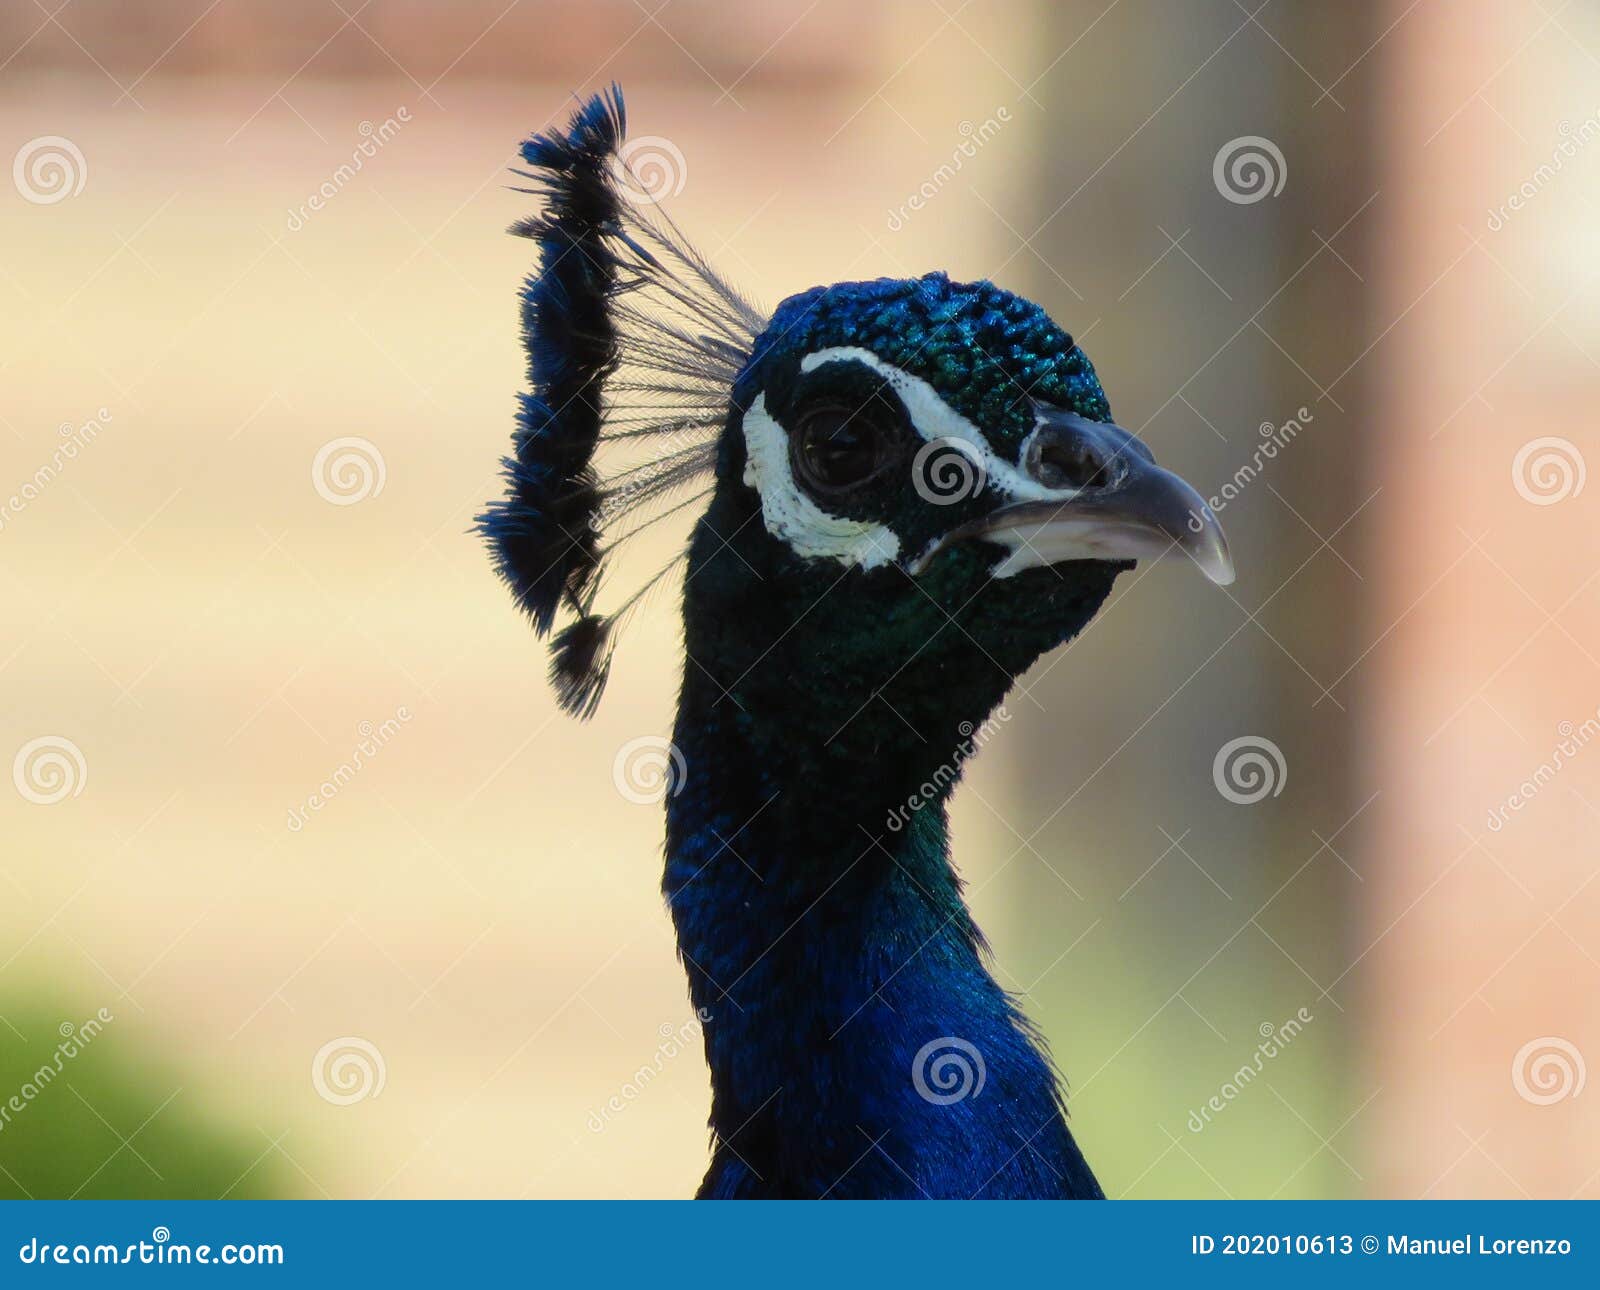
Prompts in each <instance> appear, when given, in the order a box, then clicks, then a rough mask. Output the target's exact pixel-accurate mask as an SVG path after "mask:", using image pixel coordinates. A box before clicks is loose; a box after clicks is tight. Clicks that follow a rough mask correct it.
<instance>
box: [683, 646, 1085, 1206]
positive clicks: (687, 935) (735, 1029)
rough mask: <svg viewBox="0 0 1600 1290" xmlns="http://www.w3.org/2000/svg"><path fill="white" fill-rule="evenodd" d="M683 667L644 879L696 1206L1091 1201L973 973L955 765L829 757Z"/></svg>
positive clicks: (1012, 1030)
mask: <svg viewBox="0 0 1600 1290" xmlns="http://www.w3.org/2000/svg"><path fill="white" fill-rule="evenodd" d="M693 672H694V669H693V668H692V667H691V669H690V673H691V675H688V676H686V679H685V684H684V691H683V698H682V703H681V705H680V713H679V719H678V723H677V727H676V732H675V735H674V743H675V744H676V745H677V747H678V749H679V751H680V752H681V753H682V755H683V758H684V766H685V768H686V774H685V775H684V777H683V781H682V784H681V786H680V788H679V791H678V792H677V794H676V795H675V796H674V797H672V798H671V799H669V807H668V829H667V865H666V876H665V882H664V888H665V892H666V896H667V900H668V903H669V906H670V908H671V912H672V917H673V921H674V923H675V925H676V929H677V937H678V948H679V952H680V956H681V958H682V960H683V962H684V966H685V968H686V970H687V972H688V976H689V984H690V992H691V995H692V998H693V1002H694V1005H695V1007H696V1008H697V1009H699V1010H700V1012H701V1016H702V1017H703V1018H706V1020H705V1022H704V1031H705V1045H706V1057H707V1060H708V1062H709V1064H710V1067H711V1079H712V1112H711V1127H712V1130H713V1138H714V1157H713V1162H712V1167H711V1171H710V1173H709V1174H708V1175H707V1177H706V1180H705V1183H704V1186H703V1188H702V1192H701V1194H702V1195H708V1196H794V1197H804V1196H821V1195H828V1196H835V1197H848V1196H857V1197H877V1196H906V1197H915V1196H919V1195H930V1196H941V1197H960V1198H967V1197H971V1196H974V1195H980V1196H1034V1197H1041V1196H1078V1195H1083V1196H1090V1195H1095V1196H1097V1195H1099V1188H1098V1186H1097V1185H1096V1183H1095V1181H1094V1178H1093V1175H1092V1174H1091V1173H1090V1172H1089V1169H1088V1167H1087V1165H1086V1164H1085V1163H1084V1161H1083V1158H1082V1156H1081V1155H1080V1154H1079V1152H1078V1150H1077V1147H1076V1145H1075V1144H1074V1143H1073V1141H1072V1138H1071V1135H1070V1134H1069V1133H1068V1131H1067V1128H1066V1124H1065V1120H1064V1117H1063V1114H1062V1110H1061V1105H1060V1099H1059V1095H1058V1090H1057V1086H1056V1082H1055V1079H1054V1076H1053V1072H1052V1071H1051V1069H1050V1066H1049V1064H1048V1062H1047V1061H1046V1059H1045V1058H1044V1057H1043V1055H1042V1054H1041V1052H1040V1050H1039V1048H1038V1047H1037V1046H1036V1044H1035V1043H1034V1041H1033V1040H1032V1038H1031V1037H1030V1034H1029V1031H1028V1029H1027V1025H1026V1023H1025V1022H1024V1021H1023V1020H1022V1018H1021V1017H1020V1015H1019V1014H1018V1012H1017V1011H1016V1009H1015V1007H1014V1005H1013V1003H1012V1001H1011V999H1010V998H1009V997H1008V996H1007V995H1006V993H1005V992H1004V991H1003V990H1002V989H1001V988H1000V987H999V985H998V984H997V983H996V982H995V980H994V978H993V977H992V976H991V975H990V974H989V972H988V971H987V970H986V968H985V967H984V964H983V961H982V956H983V954H984V952H985V946H984V943H983V939H982V936H981V934H980V933H979V931H978V929H977V927H976V925H975V924H974V923H973V921H972V918H971V915H970V913H969V912H968V910H967V907H966V905H965V903H964V901H963V900H962V896H961V889H960V888H961V884H960V881H959V879H958V878H957V877H956V875H955V873H954V871H953V869H952V868H951V865H950V859H949V832H948V824H947V815H946V801H947V799H948V796H949V793H950V790H951V788H952V787H953V784H954V779H955V776H954V774H953V773H951V774H948V775H945V776H940V777H937V778H931V777H930V778H922V777H921V776H920V771H921V769H922V768H921V767H920V766H912V765H899V766H898V768H897V769H895V770H893V771H886V770H883V769H881V768H875V766H874V764H872V763H871V762H865V763H863V762H856V763H854V764H852V765H845V764H839V765H831V766H830V764H829V762H828V756H827V754H826V753H823V752H821V751H820V750H819V749H818V747H817V741H816V740H815V739H814V738H811V737H809V736H808V735H806V733H805V732H800V731H784V730H783V729H781V723H775V722H774V720H773V719H772V714H770V713H763V714H761V716H760V717H759V718H758V717H756V716H754V715H752V714H751V713H750V712H749V711H747V710H745V709H743V708H741V707H740V706H739V704H738V703H736V702H734V701H733V700H732V698H730V696H729V694H728V693H727V692H726V691H722V690H721V688H720V687H719V686H717V685H716V684H715V683H714V682H712V681H710V680H709V679H708V678H704V677H696V676H695V675H693V674H692V673H693ZM968 729H969V730H970V726H969V727H968ZM953 733H954V731H953ZM968 751H970V749H968ZM962 752H963V749H961V748H960V747H955V748H952V749H951V750H950V751H949V753H948V757H947V758H946V760H947V761H948V762H949V763H950V764H951V765H952V766H955V765H958V764H959V758H960V756H961V755H962ZM926 755H927V754H924V756H926ZM921 760H922V757H919V758H917V761H919V762H920V761H921ZM887 764H888V765H890V766H894V765H896V763H894V762H893V761H891V762H889V763H887ZM908 771H909V772H910V773H912V774H913V775H915V776H917V777H916V778H915V780H914V782H915V784H916V786H917V787H918V788H919V789H921V788H927V789H931V790H932V791H931V792H930V793H926V794H923V793H920V792H918V793H910V792H907V791H906V785H905V778H906V774H907V773H908Z"/></svg>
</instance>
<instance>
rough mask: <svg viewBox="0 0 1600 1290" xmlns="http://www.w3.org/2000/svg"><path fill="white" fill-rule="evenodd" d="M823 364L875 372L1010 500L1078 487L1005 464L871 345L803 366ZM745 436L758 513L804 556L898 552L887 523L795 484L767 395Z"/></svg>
mask: <svg viewBox="0 0 1600 1290" xmlns="http://www.w3.org/2000/svg"><path fill="white" fill-rule="evenodd" d="M824 363H860V364H861V365H862V366H864V367H867V368H870V369H871V370H872V371H874V372H876V373H877V374H878V375H879V376H881V377H882V378H883V379H884V381H885V382H886V383H887V384H888V385H889V388H890V389H892V390H893V391H894V392H895V394H896V395H898V396H899V398H900V401H901V402H902V403H903V404H904V405H905V409H906V412H907V414H908V415H909V416H910V418H911V425H912V428H913V429H914V430H915V431H916V432H917V434H918V435H919V436H920V437H921V438H923V439H925V440H927V441H928V442H930V443H931V442H933V441H934V440H937V439H959V440H961V441H963V442H964V443H965V444H967V445H969V446H970V448H971V450H972V454H973V456H974V458H975V459H977V461H978V462H979V464H980V465H981V468H982V470H983V477H984V478H985V480H986V481H987V482H986V487H989V488H993V489H995V490H996V491H997V492H999V493H1001V494H1004V495H1005V496H1006V497H1008V498H1010V499H1012V500H1016V501H1039V500H1044V499H1048V498H1060V499H1063V500H1064V499H1066V498H1070V497H1072V496H1074V495H1075V494H1076V493H1077V491H1078V490H1077V489H1056V488H1047V487H1045V486H1044V485H1043V484H1040V483H1038V482H1037V481H1035V480H1033V479H1030V478H1028V476H1027V475H1025V474H1024V473H1023V472H1022V471H1021V470H1019V469H1018V468H1017V467H1016V466H1015V465H1013V464H1012V463H1011V462H1009V461H1007V460H1005V459H1004V458H1002V457H999V456H997V455H996V454H995V452H994V450H993V449H992V448H991V447H990V446H989V441H988V440H987V439H986V438H985V437H984V435H983V432H982V431H981V430H979V429H978V427H977V426H975V425H973V424H972V422H971V421H969V420H967V418H966V417H964V416H962V415H961V414H960V413H959V412H957V411H956V410H955V409H954V408H952V407H951V406H950V405H949V404H948V403H946V402H945V401H944V399H943V398H941V397H940V395H939V393H938V391H936V390H935V389H934V388H933V386H931V385H929V384H928V383H927V382H926V381H924V380H923V379H922V378H921V377H918V376H913V375H912V374H911V373H909V372H906V371H903V370H902V369H900V368H898V367H895V366H894V365H893V364H892V363H885V362H884V361H883V360H882V359H881V358H879V357H878V356H877V355H876V354H874V353H873V352H872V351H871V350H870V349H862V348H860V347H859V346H853V345H839V346H833V347H830V348H828V349H819V350H816V351H814V352H813V353H810V354H807V355H806V356H805V358H803V359H802V360H801V362H800V370H801V371H802V372H808V373H809V372H814V371H816V369H817V368H819V367H821V366H822V365H823V364H824ZM743 428H744V441H745V466H744V482H745V483H746V484H748V485H749V486H750V487H751V488H754V489H755V490H756V493H757V495H758V496H759V497H760V498H761V519H762V523H763V524H765V525H766V529H767V532H769V533H771V534H772V536H773V537H775V538H778V539H779V540H780V541H782V542H784V543H786V544H787V545H788V546H789V548H790V549H791V550H793V551H794V552H795V553H796V554H797V555H801V556H804V557H806V558H807V559H827V560H836V561H838V562H839V563H840V564H843V565H846V566H849V565H860V566H861V567H862V568H863V569H877V568H881V567H882V566H884V565H886V564H890V563H892V562H893V561H894V560H895V559H897V558H898V556H899V554H900V537H899V535H898V534H897V533H895V531H894V530H893V529H891V528H889V527H888V525H886V524H878V523H874V522H873V521H870V520H852V519H845V518H844V517H842V516H838V515H831V514H829V513H828V512H827V511H825V510H823V509H822V508H821V507H820V506H818V505H817V504H816V502H815V501H813V500H812V499H811V497H810V496H809V495H808V494H807V493H806V492H805V491H804V490H802V489H801V488H800V486H799V485H798V484H797V483H796V482H795V478H794V473H793V471H792V470H791V468H790V465H789V436H788V435H787V433H785V431H784V429H783V427H782V426H780V425H779V424H778V423H777V421H776V420H774V419H773V417H772V414H771V413H769V412H768V411H767V405H766V396H765V395H764V394H760V395H757V396H756V399H755V402H754V403H752V404H751V405H750V410H749V411H748V412H746V413H745V414H744V418H743Z"/></svg>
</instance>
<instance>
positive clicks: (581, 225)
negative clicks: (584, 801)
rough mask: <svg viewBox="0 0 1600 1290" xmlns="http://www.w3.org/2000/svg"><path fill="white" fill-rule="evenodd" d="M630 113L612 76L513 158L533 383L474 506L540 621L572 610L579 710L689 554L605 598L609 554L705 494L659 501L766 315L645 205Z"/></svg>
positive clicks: (558, 681) (683, 468)
mask: <svg viewBox="0 0 1600 1290" xmlns="http://www.w3.org/2000/svg"><path fill="white" fill-rule="evenodd" d="M626 128H627V113H626V110H625V108H624V105H623V99H622V90H621V88H620V87H618V86H616V85H613V86H612V87H611V88H610V89H609V90H607V91H604V92H602V93H599V94H596V95H594V96H593V97H592V98H590V99H589V100H588V101H587V102H585V103H583V104H582V105H580V107H579V108H578V110H577V111H576V112H575V113H574V114H573V116H572V119H571V121H570V122H569V123H568V124H567V127H566V128H565V129H564V130H563V129H552V130H548V131H546V132H544V133H540V134H536V135H534V136H532V137H531V138H530V139H528V140H527V141H526V142H525V143H523V145H522V158H523V160H524V161H525V162H526V163H527V164H528V167H529V169H528V170H518V171H516V172H515V173H516V174H519V175H521V176H523V177H524V178H526V179H529V180H531V181H533V186H532V187H528V188H519V189H517V190H516V191H518V192H528V193H533V194H535V195H537V196H540V197H542V198H543V201H544V208H543V210H542V212H541V213H540V214H538V215H536V216H533V217H531V218H528V219H523V220H519V221H518V222H517V223H516V224H514V225H512V227H511V232H512V233H514V234H516V235H517V236H519V237H526V238H530V239H532V240H533V242H534V243H535V244H536V246H537V247H538V263H537V265H536V267H535V269H534V271H533V273H532V274H531V275H530V276H529V277H528V279H527V281H526V283H525V284H524V286H523V290H522V338H523V345H524V348H525V349H526V351H527V358H528V382H529V385H530V386H531V393H527V394H522V395H519V396H518V408H517V413H516V430H515V432H514V434H513V436H512V443H513V452H512V455H511V456H509V457H506V458H504V460H503V466H504V476H505V481H506V494H505V496H504V497H502V498H500V499H498V500H496V501H493V502H490V503H489V505H488V506H487V508H486V509H485V510H484V512H483V514H482V515H480V516H479V517H478V520H477V527H478V530H479V532H481V533H482V534H483V535H484V537H485V538H486V539H487V540H488V542H489V545H490V548H491V551H492V553H493V558H494V562H495V567H496V570H497V571H498V572H499V574H500V576H501V578H503V579H504V580H505V582H506V583H507V585H508V586H509V587H510V588H511V593H512V596H513V598H514V600H515V601H516V603H517V606H518V607H519V608H520V609H522V611H523V612H524V613H526V614H527V615H528V617H529V618H530V619H531V620H532V622H533V626H534V630H535V632H536V633H537V634H538V635H540V636H547V635H550V633H551V632H552V631H554V630H555V629H556V626H557V620H558V619H559V618H562V617H566V618H568V619H569V621H568V622H567V624H566V625H565V626H563V627H562V628H561V629H560V630H559V631H556V634H555V636H554V638H553V639H552V641H551V649H552V660H551V681H552V683H553V685H554V686H555V689H556V694H557V698H558V701H559V702H560V704H561V706H562V707H563V708H564V709H566V710H567V711H568V712H571V713H573V714H575V715H578V716H585V717H586V716H588V715H590V714H591V713H592V712H593V711H594V708H595V705H596V704H597V703H598V702H599V699H600V694H601V691H602V690H603V688H604V686H605V682H606V678H607V676H608V674H609V671H610V664H611V653H612V650H613V649H614V648H615V644H616V634H617V630H618V628H619V627H620V626H621V622H622V619H623V618H624V617H625V616H626V615H627V614H628V613H629V612H630V611H631V610H632V609H633V608H634V607H635V606H637V605H638V604H639V602H640V599H641V597H642V596H643V595H644V594H645V592H646V591H648V590H649V589H650V588H651V587H653V586H655V585H656V584H657V583H658V582H659V581H660V580H661V579H662V578H663V577H665V576H666V575H667V573H669V572H670V571H671V570H672V569H673V568H674V567H675V566H676V565H677V564H678V563H679V562H680V561H681V558H682V557H681V555H680V556H679V557H677V558H675V559H674V560H673V561H671V562H670V563H669V564H668V565H667V566H666V567H665V568H663V569H662V570H661V571H660V572H659V573H657V574H656V575H655V576H654V577H652V578H650V579H649V580H648V581H647V582H646V583H645V585H644V586H643V587H640V588H639V589H638V590H637V591H635V592H634V593H633V594H631V595H629V596H627V597H626V598H625V599H624V600H623V601H622V602H621V603H620V604H619V605H618V606H617V607H616V608H614V609H612V610H610V611H608V612H605V613H601V612H599V611H597V609H596V607H595V606H596V600H597V597H598V594H599V591H600V587H601V582H602V579H603V575H604V573H605V569H606V561H607V557H608V556H610V555H611V554H612V553H613V552H615V551H616V550H617V548H618V547H619V546H620V545H621V544H622V543H623V542H624V541H625V540H626V539H627V538H629V537H631V536H633V535H634V534H636V533H638V532H640V531H641V530H643V529H644V528H646V527H649V526H650V525H652V524H654V523H655V522H656V521H657V520H660V519H665V518H667V516H669V515H671V514H674V513H676V512H678V511H680V510H682V509H683V508H684V507H685V506H687V505H689V504H690V503H691V502H693V501H695V500H698V498H699V496H701V495H703V494H696V495H694V496H691V497H690V498H689V499H687V500H679V501H678V502H676V503H675V504H673V505H671V506H670V507H668V508H667V509H664V510H663V509H661V505H662V504H664V503H665V502H666V501H667V500H668V499H670V498H672V497H674V496H676V495H678V494H680V493H681V492H682V491H683V490H684V489H685V488H686V487H687V486H688V485H690V484H691V483H693V482H694V481H696V480H703V479H704V478H705V476H706V475H708V474H709V473H710V472H711V470H712V469H713V467H714V464H715V459H716V442H717V436H718V435H719V434H720V432H721V430H722V426H723V422H724V420H725V418H726V416H727V412H728V400H729V395H730V393H731V391H732V388H733V384H734V381H735V380H736V379H737V377H738V375H739V372H740V369H741V368H742V367H743V365H744V363H745V362H746V360H747V358H748V356H749V354H750V351H751V349H752V347H753V345H754V341H755V338H756V337H757V336H758V335H759V334H760V333H761V332H762V330H763V329H764V328H765V326H766V319H765V318H764V317H763V316H762V314H761V313H760V312H759V311H757V310H756V309H755V308H754V307H753V306H752V305H751V304H750V303H749V302H748V301H746V300H745V299H744V298H743V297H742V296H740V295H739V293H738V292H737V291H735V290H734V289H733V288H732V287H731V286H729V285H728V283H727V282H726V281H725V280H724V279H723V278H722V277H721V276H720V275H719V274H717V273H716V271H715V270H713V269H712V268H711V266H710V265H709V264H708V263H707V261H706V260H705V258H704V257H703V256H702V255H700V253H699V252H697V251H695V250H694V249H693V248H692V247H691V246H689V245H688V244H687V242H685V241H684V239H683V237H682V235H681V234H680V233H679V232H678V229H677V227H676V225H674V224H673V223H672V221H671V220H670V219H669V218H667V217H666V215H665V214H664V212H660V211H659V210H656V211H655V213H654V214H653V215H649V214H647V213H646V209H647V207H648V206H649V204H650V199H649V198H648V197H647V196H643V194H644V191H645V190H644V186H643V185H642V184H640V183H638V182H637V180H636V179H635V178H634V176H633V175H632V172H631V171H629V169H628V167H627V163H626V159H625V158H626V152H625V149H624V148H623V139H624V136H625V134H626ZM707 491H709V490H707ZM647 510H651V511H654V512H655V513H654V514H653V515H646V514H645V512H646V511H647Z"/></svg>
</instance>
